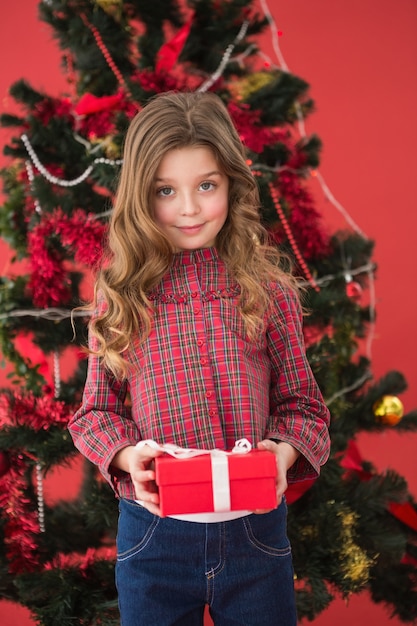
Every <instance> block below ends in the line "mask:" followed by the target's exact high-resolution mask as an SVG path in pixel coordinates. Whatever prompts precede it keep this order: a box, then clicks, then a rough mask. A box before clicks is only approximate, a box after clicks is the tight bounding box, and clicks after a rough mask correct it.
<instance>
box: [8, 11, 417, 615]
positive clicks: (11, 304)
mask: <svg viewBox="0 0 417 626" xmlns="http://www.w3.org/2000/svg"><path fill="white" fill-rule="evenodd" d="M39 11H40V17H41V19H42V20H43V21H45V22H46V23H48V24H50V26H51V27H52V29H53V31H54V33H55V35H56V37H57V39H58V41H59V45H60V47H61V49H62V51H63V71H64V72H65V73H66V74H67V76H68V85H69V88H68V93H65V94H63V96H62V97H60V98H52V97H50V96H48V95H47V94H46V93H42V92H40V91H37V90H36V89H35V88H34V87H32V86H31V85H29V84H28V83H27V82H25V81H18V82H17V83H15V84H14V85H13V86H12V87H11V94H12V96H13V97H14V98H15V100H16V101H17V102H19V103H20V105H21V107H22V108H23V110H24V111H25V115H24V116H22V117H20V116H11V115H3V116H2V119H1V123H2V125H3V126H8V127H10V128H12V129H14V131H15V135H14V137H13V138H12V140H11V142H10V144H9V145H7V146H6V147H5V154H7V155H8V156H9V157H11V162H10V166H9V167H8V168H7V169H5V170H4V171H3V172H2V177H3V187H4V192H5V195H6V197H7V200H6V202H5V203H4V205H3V207H2V208H1V211H0V234H1V236H2V237H3V239H4V240H6V241H7V242H8V244H9V246H10V247H11V248H12V249H13V250H14V251H15V259H16V266H17V265H18V263H17V262H19V267H21V265H22V261H24V262H25V265H26V268H27V270H26V271H24V272H23V273H22V272H19V271H17V270H16V271H15V272H13V268H12V269H11V270H10V273H9V274H8V275H7V276H4V277H3V278H2V285H1V286H2V289H1V291H0V303H1V310H0V313H1V318H0V341H1V351H2V353H3V355H4V357H5V358H6V359H7V360H8V361H9V362H10V363H11V364H12V366H13V376H12V383H14V384H13V385H12V387H11V388H10V389H5V390H3V391H2V393H1V399H0V428H1V430H0V462H1V463H0V473H1V477H0V500H1V504H2V507H1V513H0V515H1V517H0V528H1V536H2V541H1V549H0V555H1V557H0V558H1V561H0V563H1V566H0V567H1V572H2V576H1V579H0V580H1V582H0V585H1V595H2V597H4V598H9V599H13V600H15V601H16V602H19V603H21V604H23V605H25V606H27V607H28V608H29V609H30V610H31V611H32V613H33V615H34V618H35V619H36V620H38V622H39V623H40V624H46V625H49V624H60V625H61V624H64V625H65V624H67V623H68V624H70V623H71V624H73V623H79V624H94V623H102V624H117V623H118V613H117V603H116V594H115V588H114V583H113V565H114V533H115V527H116V515H117V507H116V502H115V499H114V497H113V494H112V493H111V491H110V489H109V488H108V486H107V485H106V484H104V483H103V482H102V481H101V479H100V477H99V476H98V474H97V472H96V470H95V468H93V467H92V466H90V465H89V464H87V463H86V464H85V472H84V477H83V484H82V489H81V491H80V493H79V495H78V497H77V498H76V499H75V500H73V501H71V502H61V503H58V504H56V505H54V506H53V507H48V506H47V505H46V504H45V502H44V501H43V498H42V481H43V478H44V476H45V475H47V474H48V472H49V471H50V470H51V469H52V468H54V467H56V466H59V465H62V464H65V463H66V462H68V461H69V460H71V459H72V458H74V456H75V455H76V454H77V453H76V451H75V449H74V447H73V445H72V442H71V439H70V437H69V435H68V433H67V431H66V424H67V421H68V419H69V417H70V416H71V414H72V412H73V411H74V409H75V408H76V407H77V406H78V403H79V401H80V396H81V392H82V387H83V382H84V377H85V367H86V361H85V358H84V356H83V355H82V353H81V351H80V350H79V349H78V346H80V345H83V344H84V343H85V338H86V322H87V321H88V320H86V319H85V317H82V316H81V315H80V314H78V313H77V311H74V309H75V308H76V307H77V306H78V305H79V304H80V302H82V301H83V300H84V299H88V298H89V297H90V295H91V275H92V274H93V272H94V267H95V265H96V263H97V262H98V260H99V259H100V253H101V244H102V240H103V237H104V236H105V232H106V223H107V219H108V215H109V211H110V210H111V200H112V194H113V191H114V186H115V179H116V177H117V173H118V168H119V167H120V163H121V161H120V159H121V145H122V141H123V136H124V132H125V130H126V127H127V125H128V123H129V120H130V119H131V118H132V117H133V116H134V115H135V113H136V112H137V111H138V110H139V109H140V108H141V106H143V104H144V103H145V102H146V101H147V100H148V99H149V98H150V97H152V96H153V95H154V94H155V93H159V92H163V91H168V90H172V89H174V90H213V91H215V92H216V93H218V94H219V95H220V96H221V97H222V98H223V100H224V102H225V103H226V105H227V106H228V109H229V111H230V113H231V115H232V117H233V119H234V122H235V124H236V126H237V128H238V130H239V133H240V135H241V137H242V140H243V141H244V143H245V145H246V147H247V154H248V162H249V163H250V165H251V168H252V171H253V174H254V176H256V179H257V181H258V183H259V188H260V191H261V196H262V203H263V204H262V217H263V221H264V223H265V224H266V225H267V226H268V229H269V231H270V233H271V238H272V240H273V241H275V242H276V244H277V245H280V246H281V247H282V248H283V249H284V250H286V251H287V252H288V253H289V254H290V255H292V256H293V258H294V261H295V264H296V271H297V273H298V275H299V277H300V279H301V280H302V281H303V282H304V284H305V286H306V307H307V308H308V310H309V315H308V316H307V317H306V319H305V338H306V343H307V346H308V355H309V359H310V362H311V365H312V367H313V370H314V373H315V375H316V378H317V380H318V382H319V384H320V387H321V389H322V391H323V394H324V396H325V398H326V400H327V403H328V405H329V408H330V410H331V413H332V425H331V437H332V456H331V459H330V461H329V462H328V463H327V465H326V466H325V468H324V469H323V472H322V476H321V477H320V479H319V480H318V481H317V482H316V483H315V484H307V483H306V484H300V485H299V489H298V490H296V489H292V490H290V491H289V492H288V500H289V502H290V511H289V516H290V521H289V532H290V539H291V540H292V545H293V552H294V566H295V573H296V587H297V601H298V611H299V616H300V618H302V617H306V618H308V619H313V618H314V616H315V615H317V614H319V613H320V612H321V611H322V610H323V609H324V608H325V607H326V606H328V605H329V603H330V602H331V601H332V598H333V597H334V596H335V595H338V594H341V595H343V596H348V595H349V594H352V593H357V592H360V591H361V590H362V589H365V588H368V589H369V590H370V593H371V596H372V598H373V600H374V601H375V602H384V603H386V604H387V606H388V607H389V610H390V611H391V612H392V613H393V614H395V615H397V616H398V617H399V618H400V619H401V620H402V621H404V622H411V621H413V620H415V619H416V617H417V593H416V591H417V590H416V586H415V572H416V563H417V546H416V531H415V529H416V524H415V516H416V515H417V513H416V503H415V502H414V501H413V499H412V497H411V495H410V494H409V493H408V489H407V485H406V483H405V481H404V479H403V478H402V477H401V476H399V475H398V474H396V473H395V472H393V471H389V472H385V473H384V474H380V473H378V472H377V471H376V469H375V468H374V467H373V466H372V464H370V463H369V462H366V461H364V460H363V459H361V458H360V455H359V453H358V450H357V448H356V444H355V436H356V435H357V433H359V432H361V431H369V432H372V431H383V430H384V429H389V428H393V427H395V428H396V429H397V430H402V431H404V432H406V431H410V430H416V429H417V413H416V412H412V413H409V414H408V415H404V416H403V415H402V407H401V402H400V400H399V398H398V396H399V395H400V394H401V393H402V392H403V391H404V390H405V388H406V381H405V380H404V378H403V376H402V375H401V374H400V373H399V372H389V373H388V374H387V375H386V376H384V377H383V378H382V379H381V380H378V381H375V380H373V378H372V374H371V367H370V365H371V363H370V358H369V354H368V352H367V337H368V333H369V329H370V328H371V327H372V322H373V317H374V314H375V312H374V307H373V303H372V301H370V304H368V305H367V304H366V293H367V289H368V287H369V286H370V285H371V286H372V281H373V274H374V270H375V268H374V263H373V261H372V253H373V242H372V241H369V240H368V239H367V238H366V237H364V236H362V235H361V234H360V233H358V232H356V231H355V230H354V229H353V230H346V231H343V232H337V233H334V234H328V233H327V232H326V230H325V228H324V226H323V224H322V219H321V217H320V215H319V213H318V211H317V210H316V208H315V205H314V201H313V198H312V196H311V194H310V192H309V187H308V182H309V177H310V176H311V175H312V174H314V173H315V170H316V168H317V167H318V165H319V155H320V141H319V139H318V138H317V137H315V136H311V137H307V136H305V135H301V136H300V135H299V133H298V132H297V128H298V123H299V122H300V121H302V120H303V119H304V117H306V116H307V115H308V114H309V113H310V112H311V111H312V110H313V102H312V100H311V99H310V97H309V90H308V84H307V83H306V82H305V81H304V80H302V79H300V78H299V77H297V76H294V75H292V74H290V73H289V72H287V71H285V70H283V69H282V68H279V67H275V66H274V65H273V64H272V63H269V62H267V63H265V58H264V56H263V55H262V54H261V51H260V50H259V48H258V45H257V38H258V36H259V35H260V34H261V33H262V32H263V31H264V30H265V29H267V28H269V27H270V23H269V19H268V17H269V16H266V17H265V15H263V13H262V12H259V13H257V12H256V10H255V8H254V7H253V6H252V3H250V2H246V1H233V0H231V1H224V2H221V1H220V2H219V1H215V0H212V1H202V0H199V1H195V2H191V1H190V2H188V3H187V5H186V6H184V5H183V3H181V4H178V3H176V2H170V1H164V2H153V3H143V2H139V1H138V0H136V1H133V2H129V3H127V2H123V1H122V0H119V1H117V0H108V1H107V0H101V1H100V0H97V1H96V2H91V1H89V0H73V1H72V2H69V1H66V0H48V1H45V2H43V3H40V5H39ZM70 352H72V353H74V354H75V357H76V358H75V359H74V360H75V361H76V366H75V367H74V370H73V371H72V372H71V375H70V376H68V377H66V378H65V380H62V377H61V375H60V366H61V365H62V361H63V359H67V358H68V355H69V353H70ZM44 355H47V356H48V357H50V356H52V358H53V360H54V364H55V370H54V376H53V378H51V377H50V376H49V374H48V372H47V371H46V370H45V368H44V367H43V364H44Z"/></svg>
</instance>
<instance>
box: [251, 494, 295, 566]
mask: <svg viewBox="0 0 417 626" xmlns="http://www.w3.org/2000/svg"><path fill="white" fill-rule="evenodd" d="M243 523H244V527H245V531H246V536H247V539H248V541H249V544H250V546H251V547H252V548H255V549H256V550H258V551H260V552H263V553H264V554H267V555H269V556H275V557H283V556H288V555H289V554H291V545H290V542H289V540H288V537H287V504H286V502H285V499H283V500H282V502H281V504H280V506H279V507H278V508H277V509H274V510H273V511H271V512H270V513H265V514H253V515H249V516H248V517H244V518H243Z"/></svg>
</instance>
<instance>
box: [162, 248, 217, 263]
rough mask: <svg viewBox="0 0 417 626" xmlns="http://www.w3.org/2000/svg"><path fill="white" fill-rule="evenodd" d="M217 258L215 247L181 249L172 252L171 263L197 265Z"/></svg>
mask: <svg viewBox="0 0 417 626" xmlns="http://www.w3.org/2000/svg"><path fill="white" fill-rule="evenodd" d="M218 258H219V255H218V252H217V250H216V248H200V249H198V250H183V251H182V252H177V253H175V254H174V257H173V261H172V265H173V266H176V265H198V264H200V263H209V262H210V261H217V260H218Z"/></svg>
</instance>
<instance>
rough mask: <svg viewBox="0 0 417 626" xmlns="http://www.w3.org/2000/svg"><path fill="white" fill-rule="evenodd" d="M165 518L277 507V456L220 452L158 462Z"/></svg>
mask: <svg viewBox="0 0 417 626" xmlns="http://www.w3.org/2000/svg"><path fill="white" fill-rule="evenodd" d="M155 472H156V483H157V485H158V487H159V498H160V508H161V514H162V516H166V515H180V514H188V513H212V512H220V511H222V512H223V511H246V510H247V511H254V510H255V509H274V508H275V507H276V506H277V493H276V475H277V465H276V460H275V455H274V454H273V453H271V452H269V451H267V450H252V451H251V452H247V453H244V454H242V453H236V454H234V453H229V454H226V453H224V452H220V451H218V450H215V451H211V452H209V453H206V454H204V453H203V454H201V455H197V456H193V457H190V458H173V457H172V456H169V455H163V456H160V457H157V458H156V459H155Z"/></svg>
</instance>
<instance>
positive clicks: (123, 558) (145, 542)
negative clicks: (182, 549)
mask: <svg viewBox="0 0 417 626" xmlns="http://www.w3.org/2000/svg"><path fill="white" fill-rule="evenodd" d="M159 520H160V518H158V517H155V518H154V519H153V520H152V522H151V524H150V525H149V528H148V530H147V531H146V533H145V535H144V537H143V539H142V540H141V541H140V542H139V543H138V544H136V546H133V548H129V550H124V551H123V552H120V553H118V554H117V560H118V561H119V562H121V561H126V560H127V559H130V558H131V557H132V556H135V555H136V554H138V553H139V552H142V550H143V549H144V548H146V546H147V545H148V543H149V542H150V540H151V539H152V536H153V534H154V532H155V530H156V527H157V526H158V524H159Z"/></svg>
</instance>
